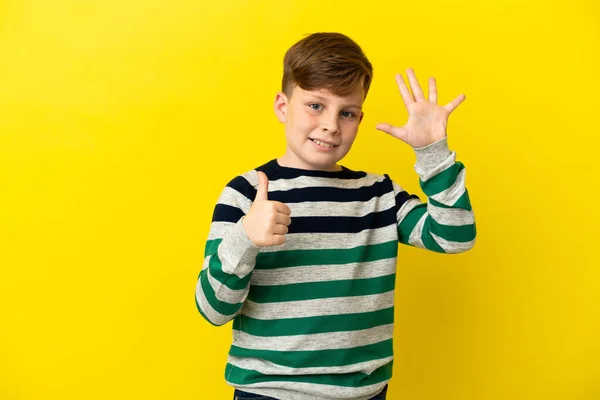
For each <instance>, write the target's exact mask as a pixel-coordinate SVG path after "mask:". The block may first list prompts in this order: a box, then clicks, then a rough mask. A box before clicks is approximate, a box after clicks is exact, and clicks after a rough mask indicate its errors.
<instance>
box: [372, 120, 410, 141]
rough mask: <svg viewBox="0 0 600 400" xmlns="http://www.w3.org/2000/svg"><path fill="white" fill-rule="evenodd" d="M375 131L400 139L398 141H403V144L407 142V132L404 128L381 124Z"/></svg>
mask: <svg viewBox="0 0 600 400" xmlns="http://www.w3.org/2000/svg"><path fill="white" fill-rule="evenodd" d="M375 129H377V130H379V131H382V132H385V133H387V134H388V135H391V136H393V137H395V138H398V139H400V140H402V141H403V142H405V141H406V130H405V129H404V128H403V127H397V126H393V125H390V124H385V123H381V124H377V125H376V126H375Z"/></svg>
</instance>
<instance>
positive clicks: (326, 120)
mask: <svg viewBox="0 0 600 400" xmlns="http://www.w3.org/2000/svg"><path fill="white" fill-rule="evenodd" d="M321 129H322V130H323V132H327V133H330V134H332V135H337V134H339V133H340V129H339V122H338V116H337V114H333V113H332V114H329V115H323V118H322V120H321Z"/></svg>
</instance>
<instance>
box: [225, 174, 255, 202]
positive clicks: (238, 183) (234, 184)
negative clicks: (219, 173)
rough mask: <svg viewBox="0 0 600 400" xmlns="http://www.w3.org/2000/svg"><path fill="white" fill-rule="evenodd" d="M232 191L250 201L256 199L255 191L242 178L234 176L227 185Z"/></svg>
mask: <svg viewBox="0 0 600 400" xmlns="http://www.w3.org/2000/svg"><path fill="white" fill-rule="evenodd" d="M227 186H229V187H230V188H232V189H235V190H237V191H238V192H240V193H241V194H243V195H244V196H246V197H247V198H248V199H250V201H254V199H255V198H256V189H254V187H253V186H252V185H251V184H250V182H248V181H247V180H246V178H244V177H243V176H241V175H240V176H236V177H235V178H233V179H232V180H231V182H229V183H228V184H227Z"/></svg>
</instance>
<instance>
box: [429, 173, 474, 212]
mask: <svg viewBox="0 0 600 400" xmlns="http://www.w3.org/2000/svg"><path fill="white" fill-rule="evenodd" d="M466 171H467V170H466V169H465V168H463V169H462V170H461V171H460V172H459V173H458V175H457V176H456V181H454V183H453V184H452V186H450V187H449V188H448V189H446V190H444V191H442V192H440V193H437V194H434V195H433V196H430V197H431V198H432V199H434V200H435V201H437V202H440V203H442V204H445V205H448V206H452V205H454V203H456V202H457V201H458V199H460V196H462V195H463V194H464V193H465V173H466Z"/></svg>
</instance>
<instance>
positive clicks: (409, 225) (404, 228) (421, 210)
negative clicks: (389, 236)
mask: <svg viewBox="0 0 600 400" xmlns="http://www.w3.org/2000/svg"><path fill="white" fill-rule="evenodd" d="M426 212H427V203H422V204H419V205H417V206H415V207H414V208H413V209H412V210H410V212H409V213H408V214H407V215H406V216H405V217H404V219H403V220H402V221H401V222H400V224H399V225H398V241H400V243H404V244H408V239H409V238H410V233H411V232H412V231H413V229H414V228H415V225H417V222H419V220H420V219H421V217H422V216H423V214H425V213H426Z"/></svg>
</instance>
